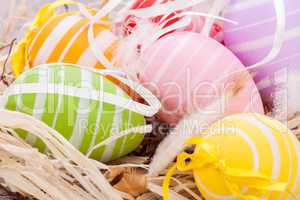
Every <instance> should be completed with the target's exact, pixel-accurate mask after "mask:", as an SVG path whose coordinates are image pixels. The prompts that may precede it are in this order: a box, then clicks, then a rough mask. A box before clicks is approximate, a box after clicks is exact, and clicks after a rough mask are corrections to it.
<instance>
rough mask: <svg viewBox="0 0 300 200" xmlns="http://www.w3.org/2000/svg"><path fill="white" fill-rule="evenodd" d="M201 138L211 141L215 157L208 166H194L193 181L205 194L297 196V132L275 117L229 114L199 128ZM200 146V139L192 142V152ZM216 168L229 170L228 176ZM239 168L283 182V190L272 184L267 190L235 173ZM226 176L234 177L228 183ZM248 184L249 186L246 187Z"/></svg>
mask: <svg viewBox="0 0 300 200" xmlns="http://www.w3.org/2000/svg"><path fill="white" fill-rule="evenodd" d="M203 140H204V141H205V144H206V145H209V146H210V147H212V148H211V149H212V150H211V152H212V153H213V154H214V155H215V158H217V159H216V162H217V163H219V164H217V165H214V167H207V166H206V167H202V168H198V169H194V177H195V181H196V183H197V186H198V187H199V189H200V191H201V192H202V194H203V195H204V197H205V198H206V199H208V200H217V199H218V200H222V199H223V200H225V199H226V200H228V199H252V198H253V197H255V198H253V199H256V198H257V199H270V200H276V199H295V198H297V195H298V194H299V191H300V157H299V155H300V154H299V153H300V146H299V142H298V140H297V138H296V137H295V136H294V135H293V134H292V132H291V131H290V130H288V129H287V128H286V127H285V126H284V125H283V124H281V123H280V122H278V121H276V120H274V119H271V118H268V117H266V116H263V115H260V114H252V113H251V114H237V115H232V116H229V117H226V118H224V119H223V120H221V121H219V122H217V123H215V124H214V125H212V126H211V128H210V129H209V130H208V131H207V132H205V133H204V139H203ZM201 149H202V147H201V145H197V146H196V149H195V153H196V154H197V153H199V152H201ZM195 153H194V154H195ZM216 166H219V167H216ZM220 166H223V169H222V167H221V168H220ZM220 169H221V170H220ZM237 169H238V170H237ZM222 170H225V171H226V173H229V174H230V173H231V174H232V173H233V172H235V174H233V176H231V177H228V176H226V173H225V175H224V173H223V172H224V171H222ZM242 171H243V172H242ZM245 171H248V172H247V173H248V176H249V177H250V176H253V174H256V175H260V176H263V177H268V178H269V179H270V180H272V181H275V182H278V183H284V184H285V185H286V187H285V190H284V191H276V189H274V187H275V186H274V185H273V186H272V187H273V188H272V189H273V190H272V189H270V188H269V189H266V190H264V189H262V187H263V185H262V183H263V181H262V182H256V181H257V180H258V178H253V177H252V178H249V177H248V178H247V176H245V174H244V178H240V179H238V178H237V177H238V176H242V175H241V174H243V173H245ZM247 173H246V174H247ZM260 179H261V178H260ZM231 180H235V181H236V182H235V184H233V185H231V187H230V185H229V184H228V183H230V181H231ZM265 182H266V181H265ZM243 183H244V184H243ZM249 184H250V185H251V184H252V186H253V187H247V185H249ZM257 187H260V188H259V189H258V188H257ZM260 189H262V190H260ZM232 191H236V193H233V192H232ZM237 194H240V195H237ZM242 197H244V198H242ZM297 199H298V198H297Z"/></svg>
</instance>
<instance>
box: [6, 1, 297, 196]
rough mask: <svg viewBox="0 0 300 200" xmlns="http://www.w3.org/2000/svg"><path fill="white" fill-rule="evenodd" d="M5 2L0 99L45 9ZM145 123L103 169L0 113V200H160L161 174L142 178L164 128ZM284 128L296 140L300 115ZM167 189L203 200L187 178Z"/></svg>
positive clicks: (17, 116) (30, 123) (17, 117)
mask: <svg viewBox="0 0 300 200" xmlns="http://www.w3.org/2000/svg"><path fill="white" fill-rule="evenodd" d="M10 2H11V4H10V5H7V6H8V8H7V9H5V8H4V10H6V12H7V13H3V14H1V16H0V17H1V30H0V56H1V58H0V94H1V93H2V92H3V91H4V90H5V89H6V88H7V87H8V86H9V85H10V83H11V82H12V81H13V80H14V77H13V74H12V72H11V69H10V65H9V63H10V59H9V55H10V51H11V47H12V46H13V45H14V43H15V40H16V39H15V38H16V37H17V36H18V34H19V32H20V31H19V30H22V27H23V25H24V24H25V22H27V21H28V19H30V18H31V17H32V15H33V13H34V10H35V9H36V8H38V7H39V5H38V4H42V3H45V1H29V0H28V1H26V0H11V1H10ZM149 121H150V122H151V123H154V127H156V128H155V130H154V132H153V133H151V134H148V135H147V136H146V138H145V140H144V142H143V144H142V145H141V146H140V147H139V148H138V149H137V150H136V151H135V152H134V153H133V154H132V155H130V156H128V157H124V158H121V159H119V160H116V161H114V162H112V163H109V164H103V163H100V162H97V161H94V160H90V159H89V158H87V157H86V156H84V155H83V154H81V153H80V152H79V151H77V150H76V149H74V148H73V146H72V145H71V144H70V143H69V142H68V141H67V140H65V139H64V138H63V137H62V136H61V135H60V134H59V133H57V132H56V131H55V130H53V129H51V128H49V127H47V126H46V125H45V124H43V123H42V122H39V121H37V120H35V119H33V118H32V117H30V116H27V115H24V114H21V113H16V112H9V111H0V158H1V159H0V177H1V178H0V184H1V185H2V186H1V188H0V199H3V200H6V199H7V200H19V199H42V200H57V199H60V200H64V199H66V200H69V199H72V198H73V199H77V200H94V199H99V200H101V199H103V200H104V199H109V198H108V197H112V198H114V199H130V200H131V199H137V200H156V199H161V195H162V193H161V192H162V188H161V185H162V181H163V179H164V172H162V173H161V174H160V175H159V176H157V177H151V178H150V177H147V176H146V172H147V168H148V164H149V163H150V161H151V156H152V155H153V153H154V151H155V149H156V147H157V145H158V143H159V142H160V141H161V140H162V139H163V137H164V136H165V134H167V133H168V131H169V127H168V126H165V125H161V124H159V123H158V122H157V121H156V120H155V119H150V120H149ZM288 126H289V127H290V128H291V129H292V130H293V132H294V133H295V134H296V135H297V137H298V138H300V112H299V113H294V114H292V115H290V116H289V118H288ZM16 128H22V129H25V130H27V131H29V132H30V133H32V134H34V135H36V136H37V137H39V138H40V139H42V140H43V141H44V142H45V143H46V144H47V147H48V148H49V150H50V152H51V154H49V155H44V154H41V153H39V152H38V151H37V150H36V149H34V148H32V147H31V146H29V145H28V144H26V143H25V142H24V141H23V140H21V139H20V138H19V137H18V136H17V134H16V133H15V132H14V130H15V129H16ZM158 130H159V131H158ZM162 133H165V134H162ZM170 189H171V191H172V192H171V199H174V200H177V199H178V200H186V199H197V200H201V199H202V198H201V195H200V194H199V192H198V190H197V188H196V185H195V183H194V181H193V176H192V173H190V172H184V173H183V172H180V173H177V174H175V175H174V177H173V179H172V184H171V188H170Z"/></svg>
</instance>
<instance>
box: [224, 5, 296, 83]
mask: <svg viewBox="0 0 300 200" xmlns="http://www.w3.org/2000/svg"><path fill="white" fill-rule="evenodd" d="M276 3H278V4H279V5H280V3H282V6H281V5H280V8H279V9H282V10H281V11H283V12H279V11H277V12H276ZM299 10H300V1H298V0H282V1H273V0H264V1H253V0H243V1H240V0H231V2H230V4H229V5H228V8H227V9H226V10H225V11H224V16H225V17H226V18H228V19H231V20H233V21H236V22H237V23H238V24H237V25H235V24H229V23H225V25H224V42H225V45H226V46H227V47H228V48H229V49H230V50H231V51H233V52H234V54H235V55H236V56H237V57H238V58H239V59H240V60H241V61H242V62H243V64H245V65H246V66H251V65H254V64H256V63H259V62H260V61H262V60H263V59H264V58H266V56H267V55H268V54H269V53H270V52H271V50H272V49H273V48H275V49H276V48H278V49H279V50H280V51H279V53H278V54H276V56H275V57H274V58H273V59H272V60H271V61H269V62H266V63H264V64H263V65H261V66H260V68H258V69H257V74H256V77H255V81H256V82H257V83H258V84H259V83H260V82H261V81H262V80H264V79H266V78H269V79H270V76H272V75H273V74H274V72H276V71H278V70H279V69H283V68H288V67H290V66H298V65H299V62H300V54H299V52H300V21H299V20H298V19H299V17H300V12H299ZM277 13H278V15H279V17H277V15H276V14H277ZM282 19H285V25H284V36H281V37H283V43H282V46H279V47H278V44H277V43H276V42H274V41H275V39H276V38H275V36H276V32H277V31H276V29H277V27H281V26H282V25H280V26H277V22H278V20H280V21H282ZM281 24H282V22H281ZM264 81H266V80H264ZM259 88H260V86H259Z"/></svg>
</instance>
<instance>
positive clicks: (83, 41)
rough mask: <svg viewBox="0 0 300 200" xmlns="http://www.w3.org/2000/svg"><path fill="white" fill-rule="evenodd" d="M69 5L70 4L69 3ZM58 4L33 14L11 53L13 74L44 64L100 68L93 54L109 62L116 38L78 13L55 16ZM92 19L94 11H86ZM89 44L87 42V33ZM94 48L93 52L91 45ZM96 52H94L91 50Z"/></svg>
mask: <svg viewBox="0 0 300 200" xmlns="http://www.w3.org/2000/svg"><path fill="white" fill-rule="evenodd" d="M71 3H73V2H71ZM59 6H62V5H61V4H59V3H57V2H55V3H52V4H46V5H45V6H44V7H43V8H42V9H41V10H40V11H39V13H38V14H37V16H36V18H35V20H34V22H33V24H32V26H31V27H30V28H29V30H28V32H27V34H26V36H25V37H24V38H23V39H22V40H21V41H20V42H19V44H18V46H17V48H16V50H15V51H14V54H13V56H12V57H13V68H14V72H15V74H16V75H19V74H20V73H22V72H23V71H24V70H25V69H26V67H29V68H31V67H33V66H36V65H40V64H45V63H55V62H59V63H71V64H78V65H82V66H89V67H97V68H103V67H104V66H103V63H101V61H99V59H98V57H97V55H96V54H95V51H98V53H99V52H100V53H101V54H102V55H103V56H104V57H105V58H106V59H107V60H108V61H109V60H111V59H112V56H113V55H112V54H113V50H114V49H115V48H116V45H117V39H116V36H115V35H114V34H113V33H112V32H111V30H110V28H111V25H110V24H109V23H108V20H107V18H105V17H104V18H102V19H100V20H102V21H104V22H106V23H102V24H101V23H95V22H92V21H91V20H92V19H90V18H89V17H88V16H85V15H83V14H82V13H81V12H80V11H65V12H63V13H60V14H56V13H55V9H56V8H57V7H59ZM87 11H88V12H89V13H90V14H91V15H90V16H92V14H94V13H95V10H92V9H89V10H87ZM91 30H92V32H93V41H92V42H91V41H90V40H89V36H88V35H89V31H90V32H91ZM91 43H93V44H92V45H93V46H94V50H93V48H92V46H91ZM95 49H96V50H95Z"/></svg>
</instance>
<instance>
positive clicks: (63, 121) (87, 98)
mask: <svg viewBox="0 0 300 200" xmlns="http://www.w3.org/2000/svg"><path fill="white" fill-rule="evenodd" d="M3 99H4V100H2V103H1V107H2V108H5V109H8V110H12V111H19V112H23V113H26V114H29V115H32V116H34V117H35V118H37V119H39V120H41V121H43V122H45V123H46V124H47V125H48V126H50V127H52V128H54V129H55V130H57V131H58V132H59V133H61V134H62V135H63V136H64V137H65V138H66V139H68V140H69V141H70V142H71V143H72V144H73V145H74V147H76V148H77V149H79V150H80V151H81V152H82V153H87V152H89V151H90V150H91V149H92V148H93V147H94V146H95V145H97V144H99V143H100V142H102V141H103V140H105V139H107V138H108V137H110V136H112V135H113V134H118V133H119V132H121V131H123V130H127V129H129V128H134V127H137V126H141V125H144V124H145V119H144V116H143V115H141V114H139V113H138V111H137V110H134V107H138V105H134V104H135V102H134V101H132V99H131V98H130V97H129V96H128V95H127V94H126V93H125V92H124V91H123V90H122V89H120V88H119V87H118V86H117V85H115V84H114V83H113V82H111V81H110V80H109V79H107V78H106V77H105V76H103V75H101V74H99V73H96V72H95V71H92V70H89V69H86V68H82V67H79V66H76V65H71V64H48V65H41V66H38V67H36V68H33V69H31V70H29V71H26V72H24V73H22V74H21V75H20V76H19V78H18V79H17V80H16V81H15V82H14V83H13V84H12V85H11V86H10V87H9V88H8V89H7V90H6V91H5V93H4V98H3ZM121 102H123V103H121ZM120 103H121V104H120ZM136 103H137V102H136ZM130 106H133V109H131V108H130ZM20 135H21V137H22V138H24V139H25V140H26V141H27V142H28V143H30V144H32V145H33V146H35V147H37V148H38V149H39V150H40V151H42V152H44V151H46V146H45V144H43V143H42V141H41V140H39V139H37V138H36V137H33V136H32V135H29V134H28V133H24V132H21V133H20ZM142 140H143V135H142V134H139V133H130V134H129V135H127V136H124V137H122V138H120V139H117V140H116V141H114V142H112V143H110V144H107V145H106V146H102V147H100V148H97V149H95V150H94V151H93V152H92V154H91V157H92V158H94V159H97V160H100V161H109V160H113V159H116V158H118V157H121V156H123V155H126V154H128V153H129V152H131V151H132V150H134V149H135V148H136V147H137V146H138V145H139V144H140V143H141V141H142Z"/></svg>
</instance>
